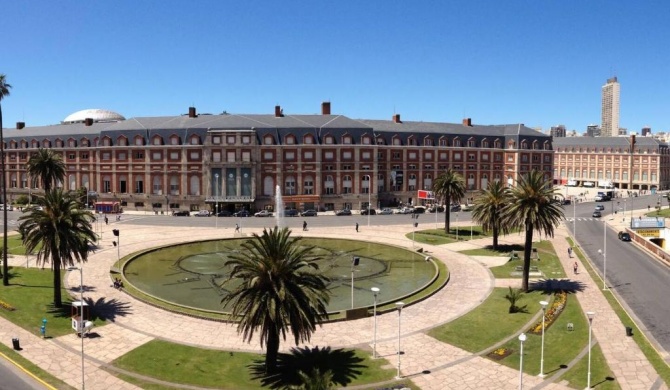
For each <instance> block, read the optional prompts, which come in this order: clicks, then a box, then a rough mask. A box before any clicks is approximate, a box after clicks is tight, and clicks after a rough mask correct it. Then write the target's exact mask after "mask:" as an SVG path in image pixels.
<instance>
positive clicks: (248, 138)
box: [242, 135, 251, 145]
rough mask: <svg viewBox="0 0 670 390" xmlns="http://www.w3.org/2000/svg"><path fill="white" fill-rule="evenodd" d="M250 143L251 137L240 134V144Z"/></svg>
mask: <svg viewBox="0 0 670 390" xmlns="http://www.w3.org/2000/svg"><path fill="white" fill-rule="evenodd" d="M250 143H251V137H249V136H248V135H243V136H242V145H249V144H250Z"/></svg>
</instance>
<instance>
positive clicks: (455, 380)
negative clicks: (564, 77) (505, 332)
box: [0, 221, 667, 390]
mask: <svg viewBox="0 0 670 390" xmlns="http://www.w3.org/2000/svg"><path fill="white" fill-rule="evenodd" d="M461 224H462V225H465V224H466V223H461ZM468 224H469V223H468ZM120 227H123V241H122V246H121V256H124V255H126V254H129V253H132V252H135V251H138V250H140V249H145V248H148V247H153V246H160V245H165V244H169V243H175V242H183V241H191V240H194V239H211V238H227V237H234V235H235V233H234V228H232V227H220V228H218V229H215V228H203V227H194V228H190V227H179V228H175V227H160V228H156V227H152V226H140V225H134V224H127V223H124V221H120V222H116V221H114V222H110V224H109V225H108V226H104V227H103V229H104V230H103V233H102V236H103V240H102V242H101V243H100V247H101V248H100V249H99V250H97V251H96V252H95V253H94V254H92V256H91V258H90V259H89V261H88V263H86V264H85V265H84V267H83V269H84V271H83V272H84V285H85V297H86V299H87V300H92V301H94V302H104V303H106V304H107V305H113V306H114V307H115V308H116V309H115V310H116V314H115V315H114V316H113V318H111V319H110V320H109V321H108V322H107V323H106V324H105V325H103V326H98V327H96V328H94V331H95V333H96V334H97V335H98V336H99V337H95V338H87V339H85V358H86V359H85V360H86V364H85V372H86V386H87V388H89V389H108V388H114V389H135V388H136V387H135V386H133V385H131V384H129V383H126V382H123V381H121V380H119V379H117V378H116V377H114V376H113V375H111V374H109V373H108V371H105V370H103V369H102V368H101V367H103V366H105V364H107V363H109V362H111V361H112V360H114V359H116V358H118V357H119V356H122V355H123V354H125V353H127V352H128V351H131V350H133V349H134V348H137V347H139V346H141V345H142V344H144V343H146V342H148V341H150V340H153V339H156V338H159V339H162V340H168V341H172V342H176V343H182V344H187V345H192V346H198V347H203V348H211V349H224V350H239V351H250V352H258V353H261V352H262V350H261V349H260V343H259V342H258V340H254V341H252V342H251V343H245V342H243V341H242V338H241V336H239V335H238V334H237V331H236V326H235V325H232V324H225V323H220V322H214V321H207V320H202V319H196V318H191V317H188V316H184V315H179V314H174V313H170V312H167V311H164V310H161V309H158V308H155V307H153V306H150V305H147V304H145V303H143V302H140V301H137V300H135V299H133V298H131V297H130V296H128V295H127V294H125V293H124V292H123V291H120V290H117V289H115V288H114V287H113V286H112V281H111V279H110V274H109V270H110V268H111V267H112V266H113V265H114V263H115V262H116V260H117V248H116V247H114V246H113V245H112V241H113V238H114V237H113V235H112V232H111V230H112V229H113V228H120ZM257 231H258V232H260V229H259V230H257ZM408 231H409V228H408V227H407V226H374V225H373V226H370V227H367V226H365V227H361V232H360V233H358V234H357V233H356V232H352V229H351V228H350V227H329V228H318V227H317V228H311V229H310V231H308V232H296V231H294V233H293V234H294V235H297V234H302V235H305V236H323V237H337V238H351V239H358V240H369V241H375V242H380V243H385V244H391V245H398V246H403V247H407V248H409V249H411V248H413V245H412V242H411V241H410V240H408V239H407V238H405V236H404V235H405V233H406V232H408ZM251 233H252V231H251V230H250V229H248V228H247V229H245V230H244V231H243V234H246V235H250V234H251ZM352 233H353V234H352ZM566 235H567V231H566V229H565V228H564V227H563V225H561V227H560V228H559V229H558V231H557V236H556V238H555V239H554V240H552V243H553V244H554V246H555V248H556V251H557V254H558V255H559V257H560V259H561V262H562V263H563V266H564V268H565V269H566V271H568V272H567V273H568V274H572V271H571V270H572V268H571V267H572V263H573V262H574V259H570V258H568V256H567V247H568V243H567V242H566V240H565V236H566ZM490 241H491V239H490V238H485V239H479V240H474V241H470V242H459V243H454V244H448V245H442V246H439V247H438V246H430V245H423V244H422V245H421V247H423V248H424V249H425V250H426V251H427V252H428V253H429V254H430V255H431V256H432V257H434V258H436V259H439V260H441V261H443V262H444V263H445V264H446V265H447V267H448V269H449V272H450V281H449V283H448V285H447V286H446V287H445V288H443V289H442V290H440V291H439V292H438V293H436V294H435V295H434V296H432V297H431V298H429V299H427V300H425V301H422V302H419V303H416V304H413V305H411V306H408V307H405V308H404V309H403V311H402V331H401V342H402V350H403V352H404V354H403V355H402V357H401V362H402V365H401V373H402V375H403V377H406V378H408V379H411V380H412V381H413V382H414V383H416V384H417V385H418V386H419V387H420V388H421V389H425V390H432V389H514V388H517V386H518V382H519V372H518V371H517V370H514V369H510V368H508V367H505V366H503V365H500V364H497V363H495V362H493V361H491V360H489V359H486V358H484V357H480V356H477V355H474V354H471V353H469V352H466V351H464V350H461V349H459V348H456V347H453V346H451V345H448V344H443V343H440V342H438V341H436V340H435V339H433V338H431V337H429V336H427V335H426V334H425V331H427V330H428V329H431V328H433V327H435V326H438V325H441V324H444V323H447V322H449V321H452V320H454V319H456V318H458V317H459V316H462V315H463V314H465V313H467V312H468V311H470V310H472V309H473V308H475V307H476V306H477V305H479V304H480V303H481V302H482V301H483V300H485V299H486V298H487V297H488V295H489V294H490V293H491V291H492V290H493V288H494V287H500V286H507V285H513V286H517V285H520V282H521V281H520V279H519V280H515V279H513V280H498V281H496V279H494V278H493V276H492V274H491V273H490V271H489V270H488V268H487V264H486V262H485V261H481V259H477V258H471V257H468V256H465V255H462V254H460V253H457V252H456V251H457V250H462V249H466V248H476V247H483V246H486V245H490ZM522 242H523V236H522V235H509V236H505V237H503V238H501V243H506V244H514V243H522ZM416 245H418V244H416ZM10 263H11V264H12V265H13V266H25V265H26V259H25V258H19V257H16V258H13V259H10ZM30 265H34V261H32V262H31V264H30ZM571 278H573V279H576V280H577V281H579V282H581V283H583V284H584V286H585V288H584V290H583V291H580V292H578V293H577V294H576V295H577V298H578V300H579V303H580V305H581V307H582V308H583V310H584V312H586V311H589V310H592V309H593V308H597V319H596V320H595V321H594V323H593V334H594V339H595V340H596V341H597V342H598V344H599V345H600V347H601V348H602V351H603V353H604V355H605V357H606V359H607V362H608V364H609V366H610V368H611V369H612V371H613V373H614V376H615V378H616V380H617V381H618V382H619V383H620V385H621V387H622V388H623V389H667V386H666V385H665V384H664V383H663V382H662V381H661V380H660V379H659V377H658V375H657V374H656V372H655V370H654V369H653V368H652V367H651V365H650V364H649V362H648V361H647V359H646V358H645V357H644V355H643V354H642V352H641V351H640V349H639V348H638V346H637V344H635V342H634V340H633V339H632V338H630V337H626V336H625V334H624V332H623V331H622V329H623V325H622V324H621V323H620V321H619V320H618V318H617V317H616V314H615V313H614V311H613V310H611V309H610V308H609V305H608V304H607V302H606V300H605V297H604V296H603V295H602V292H601V290H600V289H599V288H598V283H599V281H593V280H592V279H591V278H590V276H589V274H588V273H587V272H581V273H579V274H578V275H574V277H573V276H572V275H571ZM66 284H67V285H68V286H73V287H74V290H73V292H74V291H78V286H79V273H72V272H71V273H69V274H68V275H67V277H66ZM382 294H383V291H382ZM382 299H383V296H382ZM372 324H373V319H372V318H364V319H359V320H355V321H347V322H336V323H330V324H325V325H323V326H322V327H320V328H318V329H317V331H316V332H315V333H314V335H313V336H312V342H311V346H320V347H325V346H329V347H333V348H340V347H347V348H352V347H363V348H367V349H370V350H371V349H372V328H373V327H372ZM353 329H355V330H356V331H352V330H353ZM397 332H398V315H397V313H396V312H391V313H386V314H383V315H380V316H379V317H378V333H377V335H378V336H377V350H378V353H379V355H380V356H382V357H384V358H386V359H387V360H388V364H389V366H392V367H394V368H397V366H396V364H397V354H396V348H397V337H398V333H397ZM13 337H19V338H20V339H21V344H22V347H23V350H22V351H21V354H22V355H23V356H25V357H26V358H27V359H29V360H31V361H33V362H35V363H36V364H37V365H39V366H40V367H42V368H43V369H45V370H46V371H48V372H49V373H51V374H53V375H54V376H56V377H58V378H60V379H62V380H63V381H65V382H66V383H68V384H69V385H71V386H73V387H80V386H81V360H80V359H81V355H80V353H81V349H80V348H81V344H80V343H81V341H80V339H79V338H78V337H77V336H76V335H74V334H72V335H66V336H62V337H58V338H54V339H49V340H43V339H42V338H41V337H38V335H37V334H32V333H30V332H28V331H25V330H23V329H21V328H18V327H16V326H14V325H13V324H12V323H10V322H8V321H6V320H4V319H1V318H0V341H1V342H3V343H5V344H6V345H8V346H10V347H11V343H10V341H11V339H12V338H13ZM292 346H293V345H292V343H291V342H290V340H288V341H286V342H282V350H283V351H287V350H288V349H289V348H290V347H292ZM524 385H525V388H528V389H531V388H536V389H540V388H543V389H567V388H568V387H567V386H566V385H565V384H564V383H560V382H554V381H553V377H547V378H545V379H542V378H539V377H537V376H531V375H524ZM381 387H383V386H381ZM191 388H192V387H191Z"/></svg>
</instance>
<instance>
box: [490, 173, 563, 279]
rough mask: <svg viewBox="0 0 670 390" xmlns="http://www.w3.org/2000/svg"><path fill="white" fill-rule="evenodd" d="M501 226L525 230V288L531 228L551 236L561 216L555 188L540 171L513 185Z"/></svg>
mask: <svg viewBox="0 0 670 390" xmlns="http://www.w3.org/2000/svg"><path fill="white" fill-rule="evenodd" d="M502 215H503V225H506V226H508V227H509V228H511V229H514V228H518V229H523V230H524V231H525V232H526V238H525V242H524V250H523V284H522V286H521V289H522V290H523V291H525V292H527V291H528V277H529V272H530V252H531V249H532V246H533V231H534V230H537V231H538V232H539V233H540V234H542V233H544V234H545V235H546V236H549V237H553V236H554V227H555V226H557V225H558V224H559V223H560V222H561V220H562V219H563V207H562V206H561V205H560V202H558V201H556V190H555V189H554V188H553V187H552V184H551V181H550V180H547V179H546V178H545V177H544V174H543V173H542V172H539V171H531V172H529V173H527V174H525V175H523V176H521V177H520V178H519V180H518V181H517V183H516V187H514V188H512V189H511V190H510V201H509V202H508V203H507V205H506V206H505V208H504V209H503V213H502Z"/></svg>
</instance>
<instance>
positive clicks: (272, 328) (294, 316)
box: [221, 227, 330, 373]
mask: <svg viewBox="0 0 670 390" xmlns="http://www.w3.org/2000/svg"><path fill="white" fill-rule="evenodd" d="M300 240H301V239H300V238H291V231H290V230H289V229H288V228H283V229H279V228H278V227H274V229H272V230H267V229H263V234H262V235H260V236H259V235H258V234H256V233H254V235H253V238H252V239H250V240H247V241H246V242H245V243H244V244H242V250H241V251H240V252H239V253H236V254H234V255H232V256H231V260H228V261H227V262H226V263H225V265H226V266H232V271H231V273H230V277H229V279H228V281H231V280H234V281H236V282H239V283H240V284H239V285H238V286H237V287H236V288H234V289H233V291H232V292H231V293H230V294H229V295H228V296H226V297H225V298H224V299H223V300H222V301H221V303H222V304H224V305H225V304H228V303H231V304H232V310H231V312H232V315H233V316H235V317H238V318H239V319H240V322H239V324H238V326H237V330H238V332H239V333H242V334H243V338H244V340H245V341H247V342H250V341H251V339H252V337H253V335H254V332H256V331H258V332H259V334H260V339H261V347H263V346H265V347H266V354H265V371H266V373H274V372H275V371H276V369H277V354H278V352H279V343H280V336H281V337H282V338H283V339H284V340H286V333H287V332H289V331H290V332H291V333H292V334H293V336H294V338H295V343H296V345H297V344H298V343H299V342H306V341H309V339H310V337H311V335H312V333H313V332H314V331H315V330H316V325H317V324H319V323H320V322H321V321H322V320H324V319H327V318H328V313H327V311H326V305H327V304H328V301H329V299H330V296H329V293H328V287H327V286H328V282H329V279H328V278H327V277H325V276H323V275H321V274H319V273H318V268H319V267H318V265H317V264H316V263H315V262H314V261H315V260H316V259H317V258H316V257H315V256H314V255H312V250H313V247H310V246H303V245H301V243H300Z"/></svg>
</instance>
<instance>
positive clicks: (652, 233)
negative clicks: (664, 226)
mask: <svg viewBox="0 0 670 390" xmlns="http://www.w3.org/2000/svg"><path fill="white" fill-rule="evenodd" d="M635 233H637V234H639V235H641V236H642V237H652V238H658V237H660V236H661V231H660V230H658V229H638V230H636V231H635Z"/></svg>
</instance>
